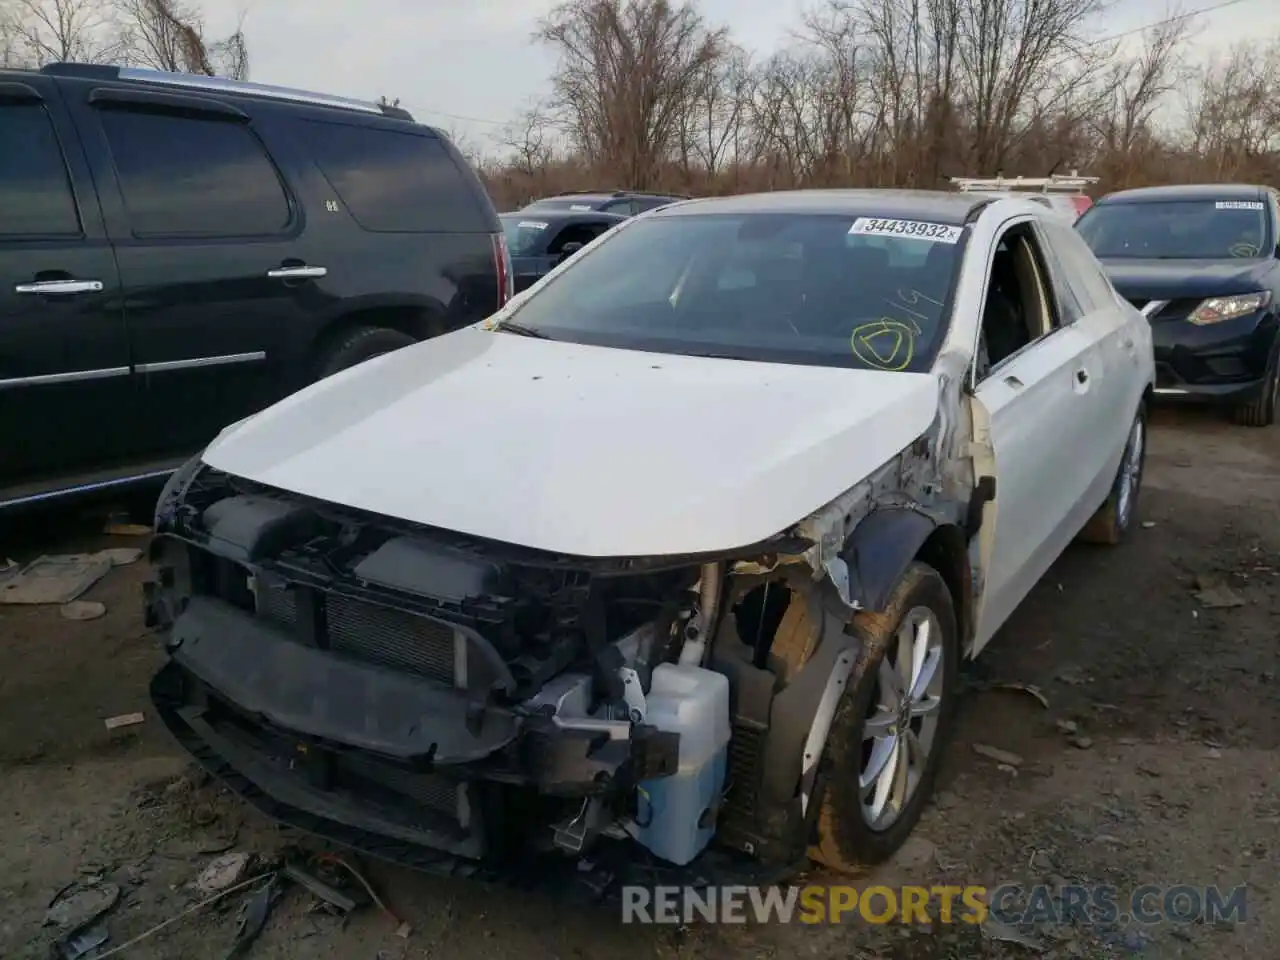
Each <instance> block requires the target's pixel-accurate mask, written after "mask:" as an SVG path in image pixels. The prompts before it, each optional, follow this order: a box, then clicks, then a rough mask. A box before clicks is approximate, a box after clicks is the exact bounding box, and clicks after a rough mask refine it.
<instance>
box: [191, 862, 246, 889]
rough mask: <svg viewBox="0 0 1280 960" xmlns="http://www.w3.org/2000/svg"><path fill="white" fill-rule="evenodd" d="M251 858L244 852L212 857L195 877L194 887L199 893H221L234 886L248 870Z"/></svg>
mask: <svg viewBox="0 0 1280 960" xmlns="http://www.w3.org/2000/svg"><path fill="white" fill-rule="evenodd" d="M251 859H252V857H251V855H250V854H248V853H244V852H236V853H224V854H223V855H222V856H220V857H216V858H214V859H213V860H211V861H209V864H208V866H206V867H205V868H204V869H203V870H202V871H200V876H198V877H196V889H197V890H199V891H200V892H201V893H221V892H222V891H223V890H227V889H230V888H231V887H234V886H235V885H236V884H237V883H239V882H240V881H241V880H242V879H243V878H244V875H245V874H246V873H247V872H248V870H249V861H250V860H251Z"/></svg>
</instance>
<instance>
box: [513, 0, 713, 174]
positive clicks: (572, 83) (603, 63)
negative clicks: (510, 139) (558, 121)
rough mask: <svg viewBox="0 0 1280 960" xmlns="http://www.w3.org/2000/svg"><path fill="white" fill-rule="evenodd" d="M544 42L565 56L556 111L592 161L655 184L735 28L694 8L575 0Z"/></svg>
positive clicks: (556, 15)
mask: <svg viewBox="0 0 1280 960" xmlns="http://www.w3.org/2000/svg"><path fill="white" fill-rule="evenodd" d="M536 36H537V37H538V38H539V39H541V40H542V41H543V42H544V43H546V44H548V45H549V46H551V47H552V48H553V49H554V50H555V51H556V53H557V54H558V57H559V63H558V65H557V68H556V71H555V73H554V74H553V77H552V88H553V91H554V99H553V105H554V107H555V108H556V109H557V110H558V111H559V112H560V114H561V116H562V119H563V121H564V122H565V125H566V128H567V130H568V131H569V132H570V135H571V137H572V139H573V141H574V142H575V144H576V146H577V147H578V149H579V150H581V152H582V153H583V154H584V156H585V157H586V159H587V160H588V162H590V163H593V164H596V165H601V166H605V167H608V168H609V169H611V170H615V171H617V174H618V175H620V176H621V177H622V178H623V179H624V180H625V182H626V183H627V185H628V186H632V187H648V186H650V185H652V183H653V182H654V179H655V178H656V177H657V175H658V172H659V168H660V165H661V162H662V161H663V160H664V159H665V158H667V157H670V156H671V155H672V154H673V152H674V151H675V149H676V148H677V146H678V142H677V141H678V138H679V134H680V131H681V129H682V125H683V124H684V121H685V118H686V116H687V113H688V111H689V109H690V107H691V104H692V103H693V101H694V99H695V96H696V92H697V91H698V89H699V88H700V84H703V83H704V82H705V78H706V71H707V69H708V67H709V66H710V65H711V64H713V63H715V62H717V61H718V60H719V59H720V58H721V57H722V56H723V55H724V51H725V47H726V38H727V31H725V30H723V29H720V30H712V29H710V28H708V26H707V25H706V23H705V21H704V20H703V18H702V16H701V14H699V13H698V11H697V9H696V7H695V6H693V4H692V3H691V2H688V3H682V4H681V5H679V6H673V5H672V4H671V3H670V2H668V0H569V2H567V3H564V4H562V5H561V6H559V7H557V8H556V9H555V10H554V11H552V13H551V14H550V15H549V16H548V17H547V18H546V19H544V20H543V21H542V22H541V23H540V25H539V28H538V31H537V34H536Z"/></svg>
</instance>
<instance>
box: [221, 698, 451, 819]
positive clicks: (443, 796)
mask: <svg viewBox="0 0 1280 960" xmlns="http://www.w3.org/2000/svg"><path fill="white" fill-rule="evenodd" d="M214 705H215V709H214V710H213V711H212V712H211V713H209V714H206V720H207V721H208V722H209V723H210V726H211V728H212V729H213V730H214V731H215V732H216V733H217V734H218V735H219V736H221V737H223V738H225V739H226V740H227V741H228V742H229V743H231V744H232V745H234V746H235V747H237V748H238V749H240V750H245V751H249V752H250V753H252V754H253V755H254V756H255V757H257V758H258V759H260V760H263V761H267V762H269V763H271V764H272V765H273V766H275V767H277V768H278V769H279V770H280V771H281V772H286V771H293V770H294V769H295V761H296V759H297V758H298V756H299V754H298V752H297V744H296V743H295V742H293V741H292V740H290V739H289V738H288V737H287V736H285V735H284V734H280V733H275V732H273V731H269V730H267V729H264V728H262V727H259V726H256V725H254V724H253V723H252V721H251V720H249V719H248V718H247V717H245V716H243V715H241V714H240V713H239V712H238V711H237V710H236V709H235V708H234V707H231V706H230V705H229V704H226V703H224V702H222V701H221V700H218V699H216V698H215V700H214ZM325 755H326V756H327V757H328V758H329V760H330V762H331V766H330V768H329V773H328V775H327V778H326V779H327V780H328V789H332V790H336V791H339V792H345V793H349V794H353V795H357V796H362V797H365V798H368V799H369V800H371V801H373V802H380V803H381V804H382V805H384V806H394V805H395V804H396V803H397V801H399V802H401V803H402V802H403V801H406V800H407V801H409V802H410V803H412V804H414V805H415V807H416V808H420V809H421V810H423V811H430V812H431V813H434V814H438V815H440V816H442V817H444V818H446V819H447V820H449V821H451V822H454V823H457V822H458V815H459V812H460V809H459V806H458V799H459V792H460V791H461V790H462V789H463V786H462V785H461V784H459V783H458V782H457V781H454V780H449V779H447V778H445V777H442V776H440V775H438V774H433V773H421V772H417V771H414V770H410V769H407V768H405V767H401V766H399V765H398V764H396V763H393V762H391V761H389V760H384V759H382V758H381V757H378V756H375V755H372V754H363V753H355V752H340V753H337V752H334V753H329V752H325ZM412 809H413V808H409V810H412ZM406 812H408V811H406ZM410 816H412V815H411V814H410Z"/></svg>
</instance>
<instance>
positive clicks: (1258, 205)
mask: <svg viewBox="0 0 1280 960" xmlns="http://www.w3.org/2000/svg"><path fill="white" fill-rule="evenodd" d="M1214 206H1215V207H1217V208H1218V209H1219V210H1261V209H1263V204H1262V201H1261V200H1219V201H1218V202H1217V203H1215V204H1214Z"/></svg>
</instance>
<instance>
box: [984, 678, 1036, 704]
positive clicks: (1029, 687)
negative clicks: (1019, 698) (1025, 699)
mask: <svg viewBox="0 0 1280 960" xmlns="http://www.w3.org/2000/svg"><path fill="white" fill-rule="evenodd" d="M987 689H989V690H1013V691H1017V692H1021V693H1027V694H1030V695H1031V696H1033V697H1035V698H1036V699H1037V700H1039V701H1040V705H1041V706H1042V707H1044V708H1045V709H1046V710H1048V709H1049V698H1048V697H1046V696H1045V695H1044V691H1043V690H1041V689H1040V688H1039V687H1037V686H1036V685H1035V684H1034V683H1015V682H1012V681H1010V682H1006V683H993V684H991V685H990V686H989V687H988V688H987Z"/></svg>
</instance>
